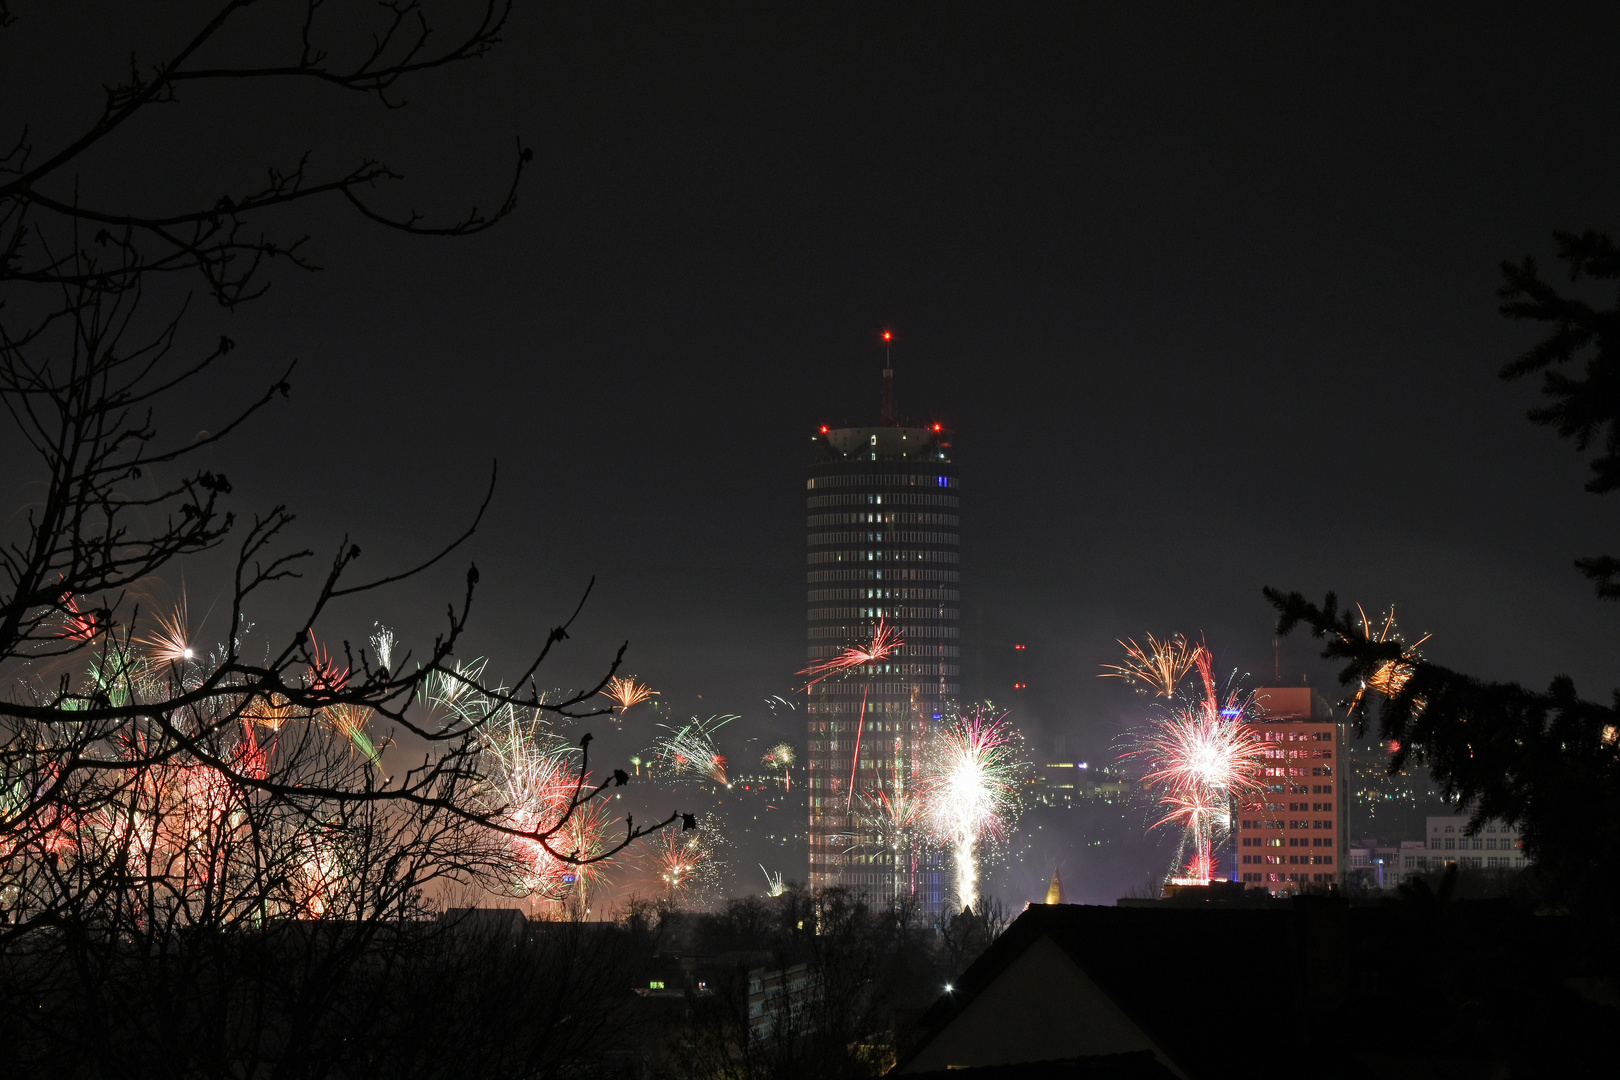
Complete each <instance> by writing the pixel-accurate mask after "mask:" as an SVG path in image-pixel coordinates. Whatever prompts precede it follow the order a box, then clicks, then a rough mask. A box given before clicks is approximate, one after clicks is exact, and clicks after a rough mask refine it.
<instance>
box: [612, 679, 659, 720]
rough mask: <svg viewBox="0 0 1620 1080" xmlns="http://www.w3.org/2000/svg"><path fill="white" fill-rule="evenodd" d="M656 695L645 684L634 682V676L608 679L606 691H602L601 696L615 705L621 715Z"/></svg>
mask: <svg viewBox="0 0 1620 1080" xmlns="http://www.w3.org/2000/svg"><path fill="white" fill-rule="evenodd" d="M657 695H658V691H656V690H653V689H651V688H649V687H648V686H647V684H646V683H638V682H636V680H635V676H631V677H630V678H627V679H626V678H612V679H609V680H608V684H607V689H606V690H603V691H602V696H603V697H605V698H608V699H609V700H610V701H612V702H613V703H614V704H615V705H617V706H618V707H619V712H620V713H621V714H622V713H626V712H629V711H630V707H631V706H632V705H640V704H641V703H642V702H643V701H647V700H650V699H651V698H653V697H656V696H657Z"/></svg>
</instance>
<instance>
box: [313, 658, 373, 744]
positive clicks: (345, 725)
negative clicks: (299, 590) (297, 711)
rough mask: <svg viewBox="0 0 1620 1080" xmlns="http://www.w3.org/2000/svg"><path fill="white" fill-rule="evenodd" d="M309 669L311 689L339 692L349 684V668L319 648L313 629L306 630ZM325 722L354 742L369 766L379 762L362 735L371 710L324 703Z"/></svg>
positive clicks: (332, 692) (366, 736)
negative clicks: (325, 704)
mask: <svg viewBox="0 0 1620 1080" xmlns="http://www.w3.org/2000/svg"><path fill="white" fill-rule="evenodd" d="M307 663H308V665H309V671H308V674H307V675H306V680H307V681H308V683H309V686H310V688H311V689H314V690H319V691H322V692H324V693H328V694H338V693H342V692H343V691H344V690H346V689H347V688H348V685H349V669H348V668H347V667H339V665H338V662H337V658H336V657H334V656H332V655H331V654H330V653H328V652H327V651H326V650H325V649H323V648H321V644H320V642H318V641H316V640H315V632H314V631H313V630H311V631H310V632H309V658H308V661H307ZM319 715H320V716H322V717H323V718H324V719H325V720H326V722H327V724H328V725H329V726H330V727H331V728H332V730H333V731H336V732H337V733H338V734H340V735H342V736H343V737H344V738H346V739H348V740H349V742H351V743H353V744H354V747H355V749H357V750H359V751H360V752H361V753H362V754H364V755H365V756H366V758H367V759H368V760H370V762H371V763H372V764H373V765H376V764H378V763H380V762H381V761H382V754H381V752H379V751H378V749H377V745H376V743H374V742H372V740H371V736H369V735H367V734H366V731H365V726H366V723H367V722H368V721H369V720H370V719H371V710H370V709H366V708H362V707H360V706H356V705H349V704H344V703H341V702H340V703H338V704H334V705H328V706H327V707H326V708H324V709H321V710H319Z"/></svg>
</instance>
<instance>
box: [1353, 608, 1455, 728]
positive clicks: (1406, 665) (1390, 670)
mask: <svg viewBox="0 0 1620 1080" xmlns="http://www.w3.org/2000/svg"><path fill="white" fill-rule="evenodd" d="M1356 610H1357V611H1358V612H1360V613H1361V633H1362V636H1363V637H1365V638H1366V639H1367V640H1368V641H1376V642H1378V643H1380V644H1382V643H1384V642H1386V641H1400V640H1401V638H1400V634H1399V632H1398V631H1397V630H1396V629H1395V609H1394V608H1393V607H1391V608H1390V609H1389V613H1388V614H1387V615H1385V616H1384V625H1383V627H1382V628H1381V629H1380V630H1379V631H1378V634H1377V636H1376V637H1375V636H1374V635H1373V628H1372V620H1371V619H1369V618H1367V612H1366V609H1364V608H1363V607H1362V606H1361V605H1360V604H1357V605H1356ZM1340 636H1341V637H1343V635H1342V634H1341V635H1340ZM1433 636H1434V635H1432V634H1424V635H1423V636H1422V637H1420V638H1418V640H1417V641H1416V642H1415V643H1413V644H1412V645H1409V646H1407V647H1406V648H1404V649H1402V650H1401V658H1400V659H1399V660H1386V661H1385V662H1384V663H1382V664H1380V665H1379V666H1378V670H1376V671H1374V672H1373V673H1372V674H1371V675H1369V676H1367V679H1366V680H1365V681H1364V682H1363V683H1362V684H1361V686H1360V687H1358V688H1357V690H1356V696H1355V698H1354V700H1352V701H1351V702H1350V713H1351V715H1355V711H1356V709H1357V708H1359V707H1360V705H1361V699H1362V698H1363V697H1365V696H1366V695H1367V691H1368V690H1376V691H1378V692H1379V693H1380V694H1383V695H1384V696H1385V697H1396V696H1398V695H1399V694H1400V692H1401V691H1402V690H1403V689H1405V687H1406V684H1407V683H1408V682H1409V681H1411V678H1412V669H1413V665H1414V664H1415V663H1416V662H1417V661H1418V660H1419V659H1421V658H1422V654H1421V653H1419V652H1418V646H1419V645H1422V644H1423V643H1424V642H1425V641H1428V640H1429V638H1431V637H1433ZM1345 640H1346V641H1348V640H1349V639H1348V638H1346V639H1345ZM1424 704H1425V703H1424V702H1423V701H1416V702H1414V703H1413V713H1414V715H1415V714H1417V713H1419V712H1422V711H1423V707H1424Z"/></svg>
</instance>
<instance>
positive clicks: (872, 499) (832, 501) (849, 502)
mask: <svg viewBox="0 0 1620 1080" xmlns="http://www.w3.org/2000/svg"><path fill="white" fill-rule="evenodd" d="M961 503H962V500H961V499H960V498H958V497H957V496H955V495H931V494H930V495H911V494H903V495H896V494H889V495H875V494H874V495H812V496H810V497H809V498H808V499H806V500H805V504H806V505H807V506H808V507H809V508H810V509H811V510H815V509H818V508H819V507H823V506H950V507H956V506H960V505H961Z"/></svg>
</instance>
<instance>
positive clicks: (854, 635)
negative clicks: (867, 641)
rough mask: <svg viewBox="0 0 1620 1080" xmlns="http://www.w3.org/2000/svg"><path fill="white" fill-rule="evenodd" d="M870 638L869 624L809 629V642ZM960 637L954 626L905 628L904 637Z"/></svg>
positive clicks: (959, 632) (960, 633)
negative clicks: (818, 639)
mask: <svg viewBox="0 0 1620 1080" xmlns="http://www.w3.org/2000/svg"><path fill="white" fill-rule="evenodd" d="M871 636H872V627H871V625H870V624H868V625H866V626H812V627H811V628H810V638H811V640H815V639H817V638H823V639H825V638H840V639H842V640H845V641H849V640H860V639H864V638H870V637H871ZM961 636H962V632H961V631H960V630H958V629H957V628H956V627H954V626H908V627H906V637H908V638H920V637H932V638H941V637H942V638H959V637H961Z"/></svg>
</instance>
